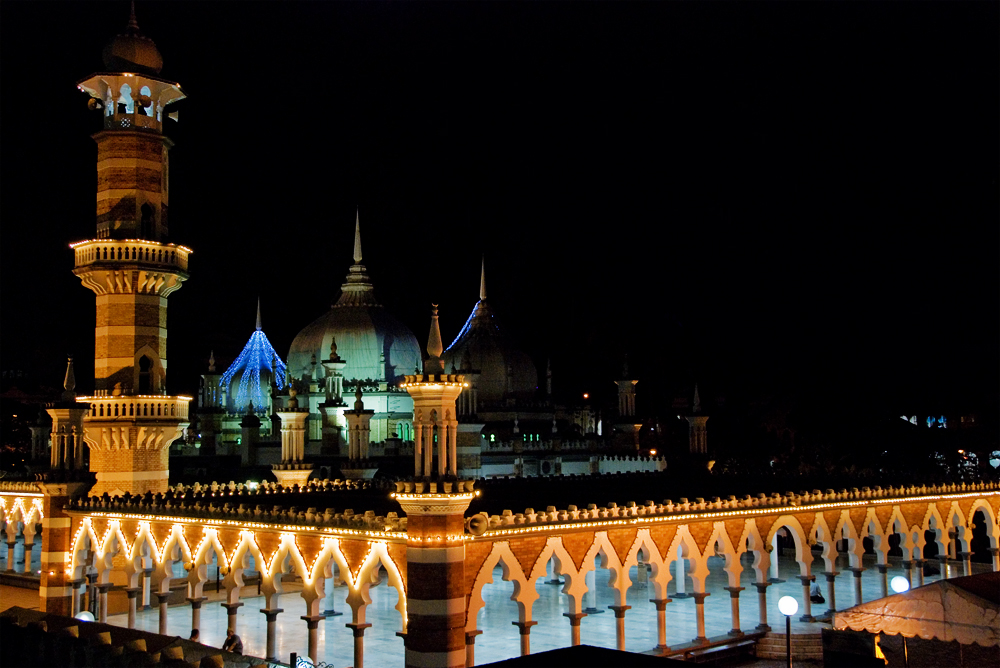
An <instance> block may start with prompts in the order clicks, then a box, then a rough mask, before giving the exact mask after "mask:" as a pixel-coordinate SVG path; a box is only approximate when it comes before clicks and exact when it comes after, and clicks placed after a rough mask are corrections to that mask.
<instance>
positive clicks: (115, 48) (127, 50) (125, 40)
mask: <svg viewBox="0 0 1000 668" xmlns="http://www.w3.org/2000/svg"><path fill="white" fill-rule="evenodd" d="M104 66H105V67H106V68H108V70H110V71H112V72H136V73H140V74H159V73H160V70H162V69H163V56H161V55H160V51H159V49H157V48H156V44H154V43H153V40H151V39H149V38H148V37H146V36H145V35H143V34H142V33H141V32H139V24H138V23H137V22H136V20H135V5H134V4H133V5H132V15H131V16H130V17H129V21H128V27H127V28H125V32H124V33H122V34H121V35H116V36H115V37H114V39H112V40H111V41H110V42H108V45H107V46H105V47H104Z"/></svg>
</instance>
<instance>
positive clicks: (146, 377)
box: [139, 355, 153, 394]
mask: <svg viewBox="0 0 1000 668" xmlns="http://www.w3.org/2000/svg"><path fill="white" fill-rule="evenodd" d="M152 368H153V360H151V359H149V358H148V357H146V356H145V355H143V356H142V357H140V358H139V394H150V393H152V383H151V382H150V380H151V376H152Z"/></svg>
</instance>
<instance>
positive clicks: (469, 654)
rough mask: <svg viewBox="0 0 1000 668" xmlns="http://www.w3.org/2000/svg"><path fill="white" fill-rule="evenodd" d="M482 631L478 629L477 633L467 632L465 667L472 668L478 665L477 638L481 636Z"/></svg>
mask: <svg viewBox="0 0 1000 668" xmlns="http://www.w3.org/2000/svg"><path fill="white" fill-rule="evenodd" d="M481 633H482V631H480V630H479V629H476V630H475V631H466V632H465V666H466V668H472V667H473V666H475V665H476V636H478V635H479V634H481Z"/></svg>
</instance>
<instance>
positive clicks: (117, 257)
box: [70, 239, 191, 273]
mask: <svg viewBox="0 0 1000 668" xmlns="http://www.w3.org/2000/svg"><path fill="white" fill-rule="evenodd" d="M70 248H72V249H73V252H74V253H75V256H76V257H75V260H76V265H75V266H76V268H77V269H81V268H85V267H90V266H100V267H101V268H108V267H107V265H115V268H120V267H121V265H126V264H129V265H136V264H143V265H155V266H157V267H159V268H165V269H177V270H179V271H181V272H184V273H187V269H188V255H190V254H191V249H190V248H187V247H185V246H178V245H177V244H165V243H159V242H156V241H145V240H143V239H123V240H112V239H90V240H88V241H80V242H77V243H75V244H70Z"/></svg>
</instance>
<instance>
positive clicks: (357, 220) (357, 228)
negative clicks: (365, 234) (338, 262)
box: [354, 210, 361, 264]
mask: <svg viewBox="0 0 1000 668" xmlns="http://www.w3.org/2000/svg"><path fill="white" fill-rule="evenodd" d="M359 262H361V213H360V211H358V210H355V211H354V263H355V264H358V263H359Z"/></svg>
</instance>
